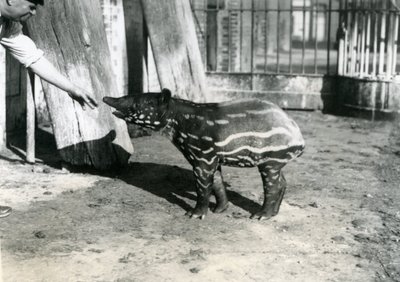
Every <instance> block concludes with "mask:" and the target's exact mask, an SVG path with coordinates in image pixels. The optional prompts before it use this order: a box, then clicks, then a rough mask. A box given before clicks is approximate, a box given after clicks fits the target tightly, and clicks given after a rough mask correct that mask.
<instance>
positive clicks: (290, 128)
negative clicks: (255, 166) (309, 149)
mask: <svg viewBox="0 0 400 282" xmlns="http://www.w3.org/2000/svg"><path fill="white" fill-rule="evenodd" d="M208 117H209V118H211V117H212V119H213V120H214V123H215V126H216V127H217V128H216V130H215V131H214V132H215V135H214V136H213V137H214V138H215V141H216V144H217V145H219V146H220V147H222V146H225V148H224V149H225V150H228V151H229V150H230V147H232V148H231V149H234V148H237V147H238V146H240V145H241V146H252V147H254V148H261V147H265V146H269V148H270V150H274V149H277V148H278V147H279V148H288V147H291V146H304V140H303V137H302V134H301V132H300V129H299V128H298V126H297V124H296V123H295V122H294V121H293V120H292V119H291V118H290V117H288V116H287V114H286V113H285V112H284V111H283V110H282V109H280V108H279V107H278V106H276V105H275V104H273V103H270V102H266V101H260V100H238V101H234V102H224V103H220V104H218V107H217V108H216V109H215V110H214V111H212V112H210V113H209V115H208Z"/></svg>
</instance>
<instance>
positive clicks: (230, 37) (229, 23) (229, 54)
mask: <svg viewBox="0 0 400 282" xmlns="http://www.w3.org/2000/svg"><path fill="white" fill-rule="evenodd" d="M231 33H232V30H231V11H230V10H229V8H228V71H231V70H232V66H231V64H232V58H231V57H232V51H231V50H232V46H231V42H232V34H231Z"/></svg>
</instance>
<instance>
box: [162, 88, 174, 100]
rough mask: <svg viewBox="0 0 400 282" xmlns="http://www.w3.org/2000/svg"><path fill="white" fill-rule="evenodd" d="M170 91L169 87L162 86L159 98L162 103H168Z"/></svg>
mask: <svg viewBox="0 0 400 282" xmlns="http://www.w3.org/2000/svg"><path fill="white" fill-rule="evenodd" d="M171 96H172V94H171V91H169V89H167V88H164V89H163V90H161V99H162V102H163V103H168V102H169V100H170V99H171Z"/></svg>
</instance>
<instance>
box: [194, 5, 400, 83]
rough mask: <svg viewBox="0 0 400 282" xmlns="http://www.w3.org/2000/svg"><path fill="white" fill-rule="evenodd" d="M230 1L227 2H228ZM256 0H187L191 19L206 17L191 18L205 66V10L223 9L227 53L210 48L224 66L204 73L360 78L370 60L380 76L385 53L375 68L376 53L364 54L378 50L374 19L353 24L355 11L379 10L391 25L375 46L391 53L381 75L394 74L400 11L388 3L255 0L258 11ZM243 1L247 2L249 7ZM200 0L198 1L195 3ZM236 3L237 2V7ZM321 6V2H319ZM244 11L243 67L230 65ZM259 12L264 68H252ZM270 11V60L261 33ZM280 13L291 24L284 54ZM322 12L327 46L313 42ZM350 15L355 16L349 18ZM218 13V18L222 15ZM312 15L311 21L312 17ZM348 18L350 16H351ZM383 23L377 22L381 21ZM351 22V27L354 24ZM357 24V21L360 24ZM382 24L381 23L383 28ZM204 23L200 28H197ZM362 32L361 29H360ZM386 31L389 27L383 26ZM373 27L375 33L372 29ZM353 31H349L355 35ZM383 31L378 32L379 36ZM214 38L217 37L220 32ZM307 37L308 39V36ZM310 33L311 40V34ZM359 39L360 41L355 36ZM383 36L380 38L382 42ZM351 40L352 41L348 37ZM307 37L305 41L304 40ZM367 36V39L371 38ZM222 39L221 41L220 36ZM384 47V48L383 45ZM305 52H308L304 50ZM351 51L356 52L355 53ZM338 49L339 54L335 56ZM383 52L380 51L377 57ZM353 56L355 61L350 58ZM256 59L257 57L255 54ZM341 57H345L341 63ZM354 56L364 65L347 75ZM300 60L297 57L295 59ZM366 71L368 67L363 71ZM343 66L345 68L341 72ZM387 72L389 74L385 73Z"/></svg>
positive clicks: (373, 12) (240, 33) (206, 39)
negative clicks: (246, 53)
mask: <svg viewBox="0 0 400 282" xmlns="http://www.w3.org/2000/svg"><path fill="white" fill-rule="evenodd" d="M231 1H232V0H231ZM254 1H255V0H253V1H251V2H248V1H247V5H244V4H243V3H244V0H236V1H234V2H236V7H235V6H234V5H232V4H231V3H229V2H228V4H225V2H227V0H213V2H215V3H214V7H210V6H209V5H208V4H209V2H210V0H191V4H192V8H193V11H194V14H195V17H196V16H197V15H198V13H199V12H200V13H203V14H204V15H205V16H203V17H202V20H203V24H202V25H200V24H199V23H200V22H201V20H199V19H197V18H196V24H197V28H198V30H200V38H201V40H203V44H202V46H203V50H202V53H203V60H204V61H205V65H206V66H207V46H208V43H209V42H208V36H209V35H208V34H207V24H208V23H207V15H208V14H209V13H214V14H216V15H217V17H219V15H220V13H222V12H225V14H226V13H227V16H226V18H227V22H228V24H227V30H225V33H226V34H227V43H226V45H227V46H225V47H226V49H227V52H225V54H223V53H222V52H221V47H222V46H220V45H219V46H215V47H216V48H217V51H216V56H217V57H218V56H225V57H227V61H228V63H227V64H226V66H225V67H220V68H219V69H210V68H208V72H217V73H229V74H235V73H237V74H260V73H276V74H292V75H297V74H305V75H317V76H321V75H331V74H336V73H339V74H340V75H351V76H360V75H361V76H362V75H363V74H365V73H367V74H368V69H369V67H368V65H366V66H365V64H366V63H369V62H370V61H372V63H371V65H372V71H371V73H372V74H374V73H375V74H376V75H381V76H382V63H381V62H382V61H383V60H384V59H382V56H383V58H384V57H385V54H384V51H380V53H379V55H380V60H379V62H380V63H379V65H378V68H376V67H375V66H376V63H374V62H377V57H376V56H372V58H370V57H371V55H367V52H370V51H371V50H374V51H373V52H376V50H377V48H375V47H374V46H375V45H377V42H378V39H377V36H378V33H377V31H378V29H377V27H378V21H375V22H374V21H373V20H372V22H373V23H375V25H374V26H373V27H374V28H371V25H373V23H371V19H369V20H368V19H367V18H368V17H364V16H363V17H359V18H363V24H362V26H363V28H362V29H360V28H359V27H358V26H359V25H358V24H357V23H358V21H359V20H358V19H357V17H358V15H359V14H381V15H386V14H389V15H390V16H389V17H388V25H389V26H390V27H391V28H390V29H389V30H390V31H391V33H392V35H391V36H386V34H384V33H385V32H386V33H387V32H388V31H385V32H383V31H382V30H381V38H379V41H380V44H379V48H380V50H384V49H385V48H386V49H387V48H390V50H391V51H389V52H388V53H387V54H386V55H387V56H386V65H387V66H389V65H390V67H386V68H387V69H388V70H391V71H387V72H386V73H385V75H384V76H385V77H386V78H388V77H389V76H390V74H394V73H395V69H396V65H397V61H396V58H397V38H398V24H399V20H398V14H399V11H398V10H397V9H394V8H393V7H391V6H389V7H390V8H387V5H385V6H383V7H378V6H379V5H377V4H379V3H382V1H379V0H353V1H351V0H338V1H337V2H338V4H339V7H338V8H333V3H332V2H333V1H334V0H325V1H324V0H299V1H295V0H291V1H290V6H289V8H285V7H282V5H281V4H280V3H281V1H278V2H277V3H276V7H275V8H270V7H268V6H267V2H268V0H259V1H258V3H260V2H262V1H264V2H265V6H264V8H263V9H259V8H256V7H255V4H254V3H255V2H254ZM300 1H302V6H299V5H298V3H299V2H300ZM294 2H296V4H297V5H294ZM248 3H251V5H250V6H249V4H248ZM199 4H200V5H199ZM238 4H239V5H238ZM320 4H324V5H320ZM244 13H247V15H248V14H251V24H250V26H251V27H250V33H251V35H250V38H251V42H250V46H251V47H250V68H249V70H243V68H244V67H243V65H242V60H239V61H240V64H241V65H240V67H239V69H238V67H237V66H236V67H232V58H233V55H234V52H239V56H242V53H243V50H242V48H243V40H244V27H243V26H244V19H243V18H244V17H243V14H244ZM260 13H263V14H264V24H265V28H264V54H263V58H264V62H263V63H264V66H263V68H258V69H257V67H256V66H255V59H256V58H257V55H256V51H257V50H255V46H260V44H258V45H256V44H255V43H256V42H255V41H256V36H255V32H256V31H257V30H256V24H255V22H256V19H255V17H256V16H257V15H259V14H260ZM272 13H275V15H276V16H275V18H276V33H275V36H276V39H275V42H276V47H277V48H276V52H275V53H274V56H275V59H274V58H271V56H268V53H267V48H268V45H269V44H270V43H269V42H268V40H267V39H268V35H267V34H266V33H267V32H268V24H269V23H268V20H267V19H268V16H269V15H271V14H272ZM282 13H289V15H290V16H289V23H290V29H289V50H288V52H282V51H281V48H280V46H279V44H280V40H281V38H280V37H281V35H282V34H281V32H280V28H281V26H280V18H281V15H282ZM295 13H301V14H302V16H301V18H302V24H303V28H302V40H301V42H300V45H301V51H300V52H301V58H300V62H301V63H300V66H297V70H295V69H294V67H293V64H294V63H293V62H296V60H294V58H293V57H294V49H295V48H294V47H293V45H294V43H295V40H294V31H293V25H294V22H293V19H294V14H295ZM233 15H234V16H236V18H239V20H238V22H239V25H240V27H239V28H238V29H237V30H239V36H238V37H239V38H240V43H239V50H236V51H233V48H232V46H234V45H235V44H234V42H233V41H232V38H235V37H234V36H233V34H232V30H233V27H232V18H234V17H233ZM320 15H322V16H323V19H324V20H323V22H324V23H326V22H327V24H326V25H324V26H322V28H323V30H324V34H325V32H326V35H324V39H326V44H320V43H319V42H318V30H319V29H321V26H319V23H318V19H319V18H318V16H320ZM352 15H357V16H353V17H352ZM222 17H223V16H222ZM312 19H314V20H313V21H312V22H311V20H312ZM333 19H336V25H335V26H333V25H332V23H335V21H333ZM351 19H353V20H351ZM310 22H311V24H312V26H310V27H309V29H308V32H309V31H310V30H311V34H307V33H306V31H307V30H306V25H307V23H308V24H310ZM343 22H344V23H345V26H344V28H345V29H346V32H345V33H346V34H345V42H344V43H345V45H344V46H342V47H343V49H342V51H341V52H342V53H340V52H338V51H339V49H340V38H338V36H339V35H338V34H339V33H340V29H341V28H342V26H341V25H342V23H343ZM383 22H385V25H386V21H385V20H382V23H383ZM220 24H221V19H220V20H219V21H218V23H217V29H219V30H221V26H218V25H220ZM354 25H356V26H354ZM350 26H351V28H352V29H353V30H355V31H357V32H360V36H355V35H353V36H352V37H351V38H349V34H348V30H349V28H350ZM360 26H361V25H360ZM382 26H383V24H381V25H380V27H382ZM202 27H203V30H202ZM360 30H361V31H360ZM386 30H388V29H386ZM332 31H336V32H335V33H336V40H335V41H334V43H335V44H337V47H335V48H333V47H334V46H332V41H333V40H332V35H333V34H334V33H333V32H332ZM374 31H375V32H374ZM354 33H355V32H353V33H352V34H354ZM382 34H383V35H382ZM218 36H221V35H220V34H219V35H218ZM309 36H311V39H313V40H310V39H309V38H308V37H309ZM312 37H313V38H312ZM358 37H359V39H357V38H358ZM382 38H383V40H382ZM350 39H351V40H350ZM307 40H308V41H309V42H307ZM371 40H372V42H371ZM385 40H386V41H388V44H389V45H387V44H383V45H382V41H384V42H385ZM225 41H226V40H225ZM311 41H313V44H312V46H313V48H312V50H310V48H309V46H310V42H311ZM320 45H325V47H322V48H319V47H320ZM382 46H383V47H382ZM320 50H322V51H325V52H326V56H325V58H324V60H325V67H324V64H321V63H320V62H321V60H320V61H318V60H319V59H320V58H318V56H319V55H318V52H319V51H320ZM307 51H308V52H307ZM310 51H312V56H313V58H312V60H311V61H312V62H313V64H312V65H311V66H310V64H309V63H307V62H306V59H308V61H310ZM354 52H355V55H354ZM338 53H340V54H338ZM382 54H384V55H382ZM283 55H284V56H287V55H288V63H287V66H285V65H283V64H282V63H281V62H282V61H281V60H280V59H281V57H282V56H283ZM335 56H337V59H333V60H332V58H333V57H335ZM355 58H358V59H355ZM258 60H259V58H258ZM342 60H344V61H342ZM355 60H358V63H357V65H358V66H360V65H364V67H363V68H360V67H358V70H360V71H358V72H356V71H355V70H356V68H355V69H354V70H353V71H351V72H350V73H349V72H348V71H347V70H348V69H349V68H353V66H352V62H353V64H354V61H355ZM297 61H299V60H297ZM374 68H375V69H378V70H380V71H379V73H378V72H376V71H374V70H373V69H374ZM365 69H367V71H365ZM343 70H345V72H343ZM389 73H390V74H389Z"/></svg>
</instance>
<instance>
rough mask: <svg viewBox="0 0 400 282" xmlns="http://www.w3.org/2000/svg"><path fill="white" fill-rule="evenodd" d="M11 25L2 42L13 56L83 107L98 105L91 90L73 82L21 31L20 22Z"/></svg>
mask: <svg viewBox="0 0 400 282" xmlns="http://www.w3.org/2000/svg"><path fill="white" fill-rule="evenodd" d="M10 25H11V26H10V27H9V28H8V30H10V32H9V34H6V35H5V36H4V37H3V38H1V40H0V43H1V44H2V45H3V46H4V47H6V48H7V49H8V50H9V51H10V53H11V55H13V57H15V58H16V59H17V60H18V61H19V62H20V63H21V64H23V65H24V66H25V67H26V68H29V69H31V70H32V71H33V72H34V73H35V74H37V75H38V76H40V77H41V78H42V79H44V80H46V81H47V82H49V83H51V84H53V85H55V86H56V87H58V88H60V89H62V90H64V91H66V92H67V93H68V95H69V96H70V97H71V98H72V99H74V100H76V101H77V102H78V103H79V104H80V105H81V106H82V108H83V109H85V108H86V106H89V107H90V108H92V109H93V108H95V107H97V102H96V100H95V99H94V98H93V97H92V95H91V94H90V93H89V92H87V91H86V90H84V89H82V88H81V87H79V86H77V85H75V84H73V83H72V82H71V81H70V80H69V79H68V78H67V77H65V76H64V75H62V74H61V73H60V72H59V71H58V70H57V69H56V68H55V67H54V66H53V65H52V64H51V63H50V62H49V61H48V60H47V59H46V58H45V57H44V56H43V52H42V51H41V50H39V49H37V47H36V45H35V43H34V42H33V41H32V40H31V39H30V38H29V37H27V36H25V35H23V34H22V33H21V30H20V24H18V23H15V22H12V23H10Z"/></svg>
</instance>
